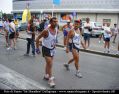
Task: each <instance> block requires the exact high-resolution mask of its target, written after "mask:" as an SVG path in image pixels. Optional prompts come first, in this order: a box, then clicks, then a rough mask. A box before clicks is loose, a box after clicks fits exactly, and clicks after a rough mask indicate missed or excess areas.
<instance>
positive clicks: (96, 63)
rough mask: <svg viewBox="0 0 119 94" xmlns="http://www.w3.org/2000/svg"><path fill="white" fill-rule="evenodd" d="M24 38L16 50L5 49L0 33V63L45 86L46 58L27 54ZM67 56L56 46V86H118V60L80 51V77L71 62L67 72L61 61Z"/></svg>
mask: <svg viewBox="0 0 119 94" xmlns="http://www.w3.org/2000/svg"><path fill="white" fill-rule="evenodd" d="M25 52H26V41H24V40H21V39H19V40H18V41H17V49H16V50H12V51H7V50H6V48H5V45H4V39H3V36H1V35H0V64H1V65H3V66H6V67H8V68H9V69H11V70H13V71H15V72H17V73H19V74H20V75H23V76H25V77H26V78H29V79H32V80H33V81H35V82H36V83H37V84H40V85H42V86H44V87H46V88H48V84H47V82H46V81H44V80H43V76H44V66H45V61H44V58H43V57H42V55H36V57H32V56H29V57H26V56H23V54H24V53H25ZM66 62H68V57H67V55H66V53H65V51H64V50H63V49H62V48H57V53H56V55H55V58H54V65H53V74H54V76H55V78H56V80H55V82H56V88H55V89H119V73H118V71H119V59H118V58H113V57H105V56H100V55H95V54H90V53H85V52H80V62H79V63H80V71H81V72H82V75H83V78H80V79H79V78H77V77H76V76H75V75H74V74H75V67H74V65H73V64H71V65H70V71H66V70H65V68H64V67H63V64H64V63H66Z"/></svg>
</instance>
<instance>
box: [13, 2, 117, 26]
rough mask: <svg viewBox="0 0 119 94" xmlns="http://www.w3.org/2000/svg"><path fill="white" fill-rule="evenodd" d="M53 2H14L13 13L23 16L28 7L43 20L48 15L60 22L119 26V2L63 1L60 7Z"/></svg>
mask: <svg viewBox="0 0 119 94" xmlns="http://www.w3.org/2000/svg"><path fill="white" fill-rule="evenodd" d="M52 2H53V0H13V13H14V14H15V15H17V16H21V15H22V12H23V10H24V9H25V8H26V5H27V4H29V9H30V11H31V13H32V14H34V15H35V16H37V17H39V18H40V19H43V17H44V16H46V15H51V16H52V13H53V16H56V17H58V19H59V22H65V20H67V19H70V20H73V19H82V20H85V18H86V17H89V18H90V20H91V21H99V22H103V23H110V24H111V27H112V26H113V24H114V23H117V24H118V26H119V0H61V3H60V5H54V6H53V3H52Z"/></svg>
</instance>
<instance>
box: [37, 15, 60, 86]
mask: <svg viewBox="0 0 119 94" xmlns="http://www.w3.org/2000/svg"><path fill="white" fill-rule="evenodd" d="M57 22H58V21H57V18H56V17H53V18H51V19H50V26H49V27H48V28H46V29H44V30H43V32H41V34H40V35H39V36H38V37H37V38H36V52H37V53H38V54H39V52H40V50H39V39H41V38H42V37H43V40H42V54H43V57H44V58H45V61H46V66H45V75H44V79H46V80H48V84H49V85H50V87H54V86H55V82H54V77H53V76H52V66H53V57H54V54H55V51H56V49H55V48H56V47H55V46H56V36H57V30H56V26H57Z"/></svg>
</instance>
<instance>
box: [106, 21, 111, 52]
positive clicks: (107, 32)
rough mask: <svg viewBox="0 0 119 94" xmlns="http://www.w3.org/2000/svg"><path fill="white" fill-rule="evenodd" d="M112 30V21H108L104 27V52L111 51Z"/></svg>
mask: <svg viewBox="0 0 119 94" xmlns="http://www.w3.org/2000/svg"><path fill="white" fill-rule="evenodd" d="M111 35H112V32H111V29H110V23H107V26H105V27H104V41H105V43H104V49H105V50H104V52H105V53H109V52H110V38H111Z"/></svg>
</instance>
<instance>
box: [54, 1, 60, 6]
mask: <svg viewBox="0 0 119 94" xmlns="http://www.w3.org/2000/svg"><path fill="white" fill-rule="evenodd" d="M60 1H61V0H53V4H55V5H60Z"/></svg>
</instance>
